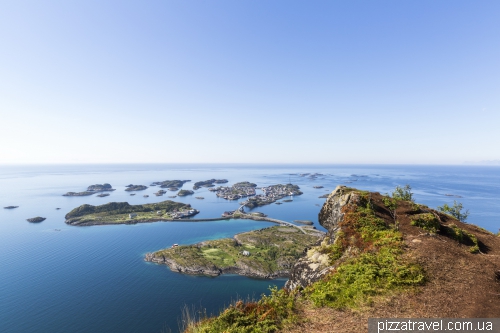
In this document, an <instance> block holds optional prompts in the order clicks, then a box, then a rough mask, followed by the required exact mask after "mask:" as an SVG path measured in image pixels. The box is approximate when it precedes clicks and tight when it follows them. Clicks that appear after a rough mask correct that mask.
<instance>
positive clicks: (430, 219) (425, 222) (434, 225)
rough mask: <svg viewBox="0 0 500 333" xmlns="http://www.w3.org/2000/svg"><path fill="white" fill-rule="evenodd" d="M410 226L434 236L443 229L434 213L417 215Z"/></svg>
mask: <svg viewBox="0 0 500 333" xmlns="http://www.w3.org/2000/svg"><path fill="white" fill-rule="evenodd" d="M410 224H411V225H414V226H416V227H419V228H422V229H424V230H425V231H428V232H430V233H433V234H435V233H437V232H438V231H439V230H440V229H441V223H439V220H438V219H437V218H436V216H434V214H432V213H424V214H418V215H415V216H413V217H412V218H411V222H410Z"/></svg>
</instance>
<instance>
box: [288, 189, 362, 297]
mask: <svg viewBox="0 0 500 333" xmlns="http://www.w3.org/2000/svg"><path fill="white" fill-rule="evenodd" d="M351 201H357V195H356V194H355V193H354V192H352V191H350V190H349V189H348V188H347V187H345V186H337V188H335V190H334V191H333V192H332V193H331V194H330V195H329V196H328V199H327V200H326V202H325V204H324V205H323V207H322V208H321V211H320V212H319V216H318V218H319V223H320V224H321V225H322V226H323V227H324V228H325V229H326V230H327V234H326V236H325V237H324V238H323V240H322V242H321V244H322V245H329V244H333V242H334V241H335V236H336V233H337V231H338V224H339V222H341V221H342V218H343V213H342V207H344V206H345V205H347V204H348V203H349V202H351ZM304 254H305V256H304V257H302V258H301V259H299V260H298V261H297V263H296V264H295V265H294V267H293V269H292V272H291V274H290V279H289V280H288V281H287V282H286V284H285V288H287V289H295V288H297V287H302V288H304V287H306V286H308V285H310V284H311V283H313V282H316V281H318V280H320V279H321V278H322V277H324V276H325V275H327V274H328V273H330V272H331V271H332V270H334V269H335V266H331V265H330V257H329V254H328V253H321V252H320V251H319V248H318V247H313V248H310V249H306V250H305V251H304Z"/></svg>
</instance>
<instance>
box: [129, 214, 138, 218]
mask: <svg viewBox="0 0 500 333" xmlns="http://www.w3.org/2000/svg"><path fill="white" fill-rule="evenodd" d="M136 216H137V214H136V213H130V214H128V218H129V219H133V218H134V217H136Z"/></svg>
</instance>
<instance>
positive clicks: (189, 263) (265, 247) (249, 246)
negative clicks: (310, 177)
mask: <svg viewBox="0 0 500 333" xmlns="http://www.w3.org/2000/svg"><path fill="white" fill-rule="evenodd" d="M237 238H238V240H239V241H240V243H237V242H236V241H235V240H234V239H232V238H224V239H218V240H212V241H207V242H204V243H203V245H201V246H200V245H197V244H195V245H183V246H179V247H176V248H172V249H164V250H160V251H157V252H155V253H154V256H155V257H158V258H160V257H165V258H168V259H172V260H174V261H175V262H176V263H177V264H178V265H181V266H186V267H193V266H201V267H213V266H214V265H215V266H217V267H218V268H220V269H224V268H229V267H234V266H236V264H237V263H241V264H243V265H246V266H249V267H252V268H253V269H255V270H257V271H259V272H263V273H265V274H272V273H274V272H276V271H278V270H282V269H284V267H283V265H284V264H286V263H289V264H290V265H291V264H292V263H294V262H295V261H296V259H297V258H299V257H300V256H301V255H302V252H303V250H304V248H306V247H307V246H311V245H312V244H314V243H315V242H316V241H317V240H318V237H317V236H313V235H308V234H303V233H302V232H300V231H298V230H295V229H291V228H288V227H271V228H266V229H262V230H256V231H251V232H246V233H242V234H239V235H238V236H237ZM243 251H248V252H250V256H243V254H242V252H243ZM277 259H279V262H278V260H277ZM280 265H281V266H280Z"/></svg>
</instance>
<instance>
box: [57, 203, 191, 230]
mask: <svg viewBox="0 0 500 333" xmlns="http://www.w3.org/2000/svg"><path fill="white" fill-rule="evenodd" d="M197 213H198V210H196V209H193V208H192V207H191V205H189V204H183V203H180V202H175V201H171V200H167V201H162V202H158V203H152V204H143V205H130V204H129V203H128V202H110V203H107V204H104V205H99V206H93V205H88V204H85V205H81V206H79V207H77V208H75V209H73V210H72V211H70V212H69V213H68V214H66V216H65V219H66V221H65V222H66V224H69V225H78V226H87V225H97V224H132V223H138V222H154V221H171V220H173V219H178V218H184V217H190V216H193V215H196V214H197Z"/></svg>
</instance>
